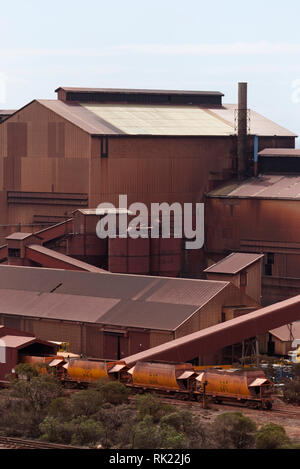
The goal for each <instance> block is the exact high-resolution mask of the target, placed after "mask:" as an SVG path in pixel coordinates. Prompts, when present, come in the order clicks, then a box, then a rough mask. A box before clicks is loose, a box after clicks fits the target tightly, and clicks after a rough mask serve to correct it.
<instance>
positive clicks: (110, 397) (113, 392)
mask: <svg viewBox="0 0 300 469" xmlns="http://www.w3.org/2000/svg"><path fill="white" fill-rule="evenodd" d="M94 389H96V390H97V391H99V392H100V394H101V397H102V399H103V400H104V401H106V402H109V403H110V404H114V405H120V404H123V403H126V402H128V396H129V394H130V390H129V389H128V388H127V387H126V386H124V384H122V383H120V382H119V381H108V380H106V379H102V380H99V381H98V382H97V383H96V384H95V385H94Z"/></svg>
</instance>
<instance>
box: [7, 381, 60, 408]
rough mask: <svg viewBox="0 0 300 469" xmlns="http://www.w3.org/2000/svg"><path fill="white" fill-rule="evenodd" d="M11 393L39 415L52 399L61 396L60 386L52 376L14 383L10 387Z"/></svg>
mask: <svg viewBox="0 0 300 469" xmlns="http://www.w3.org/2000/svg"><path fill="white" fill-rule="evenodd" d="M12 393H13V395H15V396H16V397H20V398H22V399H23V400H24V402H25V404H26V403H27V404H28V405H29V406H30V407H31V408H32V409H33V410H35V411H36V412H38V413H40V412H42V411H44V410H45V409H46V408H47V407H48V405H49V404H50V402H51V401H52V400H53V399H56V398H57V397H59V396H60V395H61V394H62V386H61V384H60V382H59V381H58V380H57V379H55V378H53V377H52V376H48V375H41V376H35V377H33V378H32V379H31V380H30V381H15V382H14V383H13V385H12Z"/></svg>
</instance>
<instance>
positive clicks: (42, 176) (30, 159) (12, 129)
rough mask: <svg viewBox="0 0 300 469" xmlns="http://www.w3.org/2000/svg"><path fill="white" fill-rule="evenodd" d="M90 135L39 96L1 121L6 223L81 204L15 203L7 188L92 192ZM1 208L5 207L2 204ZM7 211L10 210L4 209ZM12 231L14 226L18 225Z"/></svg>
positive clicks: (27, 220) (0, 167) (1, 183)
mask: <svg viewBox="0 0 300 469" xmlns="http://www.w3.org/2000/svg"><path fill="white" fill-rule="evenodd" d="M90 140H91V138H90V135H89V134H87V133H86V132H84V131H82V130H81V129H79V128H77V127H75V126H74V125H72V124H71V123H69V122H68V121H66V120H65V119H63V118H61V117H60V116H58V115H57V114H55V113H54V112H52V111H50V110H48V109H46V108H45V107H44V106H42V105H41V104H40V103H38V102H37V101H34V102H32V103H31V104H29V105H27V106H25V107H24V108H23V109H22V110H21V111H20V112H18V113H16V114H15V115H14V116H12V117H11V118H10V119H9V121H5V122H3V124H2V125H1V127H0V174H1V175H0V191H3V192H1V194H0V195H1V197H0V204H1V200H2V199H3V205H4V204H5V208H6V210H1V222H2V224H6V223H7V224H13V223H21V224H28V223H32V221H33V217H34V215H36V214H38V215H64V213H65V212H68V211H70V209H71V210H72V209H74V208H76V207H77V206H76V205H74V206H72V207H70V206H67V205H66V206H63V205H62V206H61V205H59V204H58V205H55V204H52V205H51V206H47V205H46V206H45V205H43V204H42V205H38V204H32V205H31V204H30V203H29V204H28V205H27V206H26V210H25V207H24V205H21V206H20V205H18V204H11V205H10V206H9V207H8V209H7V204H6V191H25V192H50V193H51V192H52V193H70V194H72V193H77V194H78V193H79V194H80V193H83V194H84V193H85V194H87V193H88V184H89V156H90ZM1 208H2V207H1ZM5 212H6V213H5ZM12 231H15V229H13V230H12Z"/></svg>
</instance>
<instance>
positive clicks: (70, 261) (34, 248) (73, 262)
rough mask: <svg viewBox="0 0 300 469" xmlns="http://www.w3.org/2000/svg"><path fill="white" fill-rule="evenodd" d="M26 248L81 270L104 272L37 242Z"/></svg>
mask: <svg viewBox="0 0 300 469" xmlns="http://www.w3.org/2000/svg"><path fill="white" fill-rule="evenodd" d="M16 234H18V233H16ZM19 234H21V233H19ZM7 239H8V238H7ZM27 249H31V250H32V251H35V252H38V253H40V254H45V255H46V256H48V257H50V258H52V259H57V260H59V261H62V262H65V263H66V264H70V265H72V266H74V267H77V268H78V269H81V270H86V271H88V272H106V271H105V270H104V269H100V268H99V267H95V266H94V265H91V264H87V263H86V262H83V261H80V260H78V259H75V258H74V257H70V256H66V255H65V254H62V253H61V252H57V251H54V250H53V249H48V248H46V247H45V246H39V245H38V244H30V245H29V246H27Z"/></svg>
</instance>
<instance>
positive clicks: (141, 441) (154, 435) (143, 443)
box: [132, 415, 162, 449]
mask: <svg viewBox="0 0 300 469" xmlns="http://www.w3.org/2000/svg"><path fill="white" fill-rule="evenodd" d="M132 447H133V449H158V448H161V447H162V436H161V431H160V427H159V426H158V425H155V423H154V422H153V417H152V416H151V415H145V417H144V418H143V419H142V420H141V421H140V422H139V423H138V424H137V426H136V428H135V432H134V441H133V446H132Z"/></svg>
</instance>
